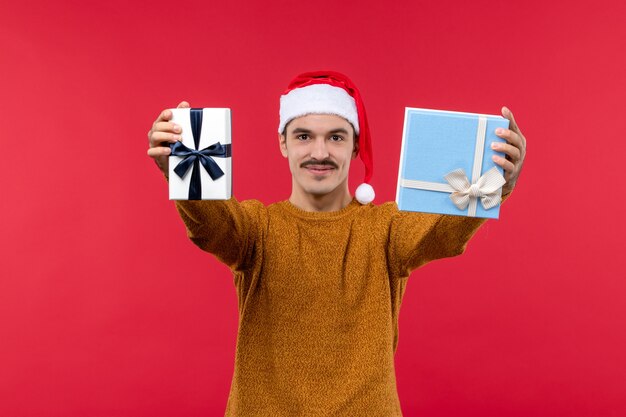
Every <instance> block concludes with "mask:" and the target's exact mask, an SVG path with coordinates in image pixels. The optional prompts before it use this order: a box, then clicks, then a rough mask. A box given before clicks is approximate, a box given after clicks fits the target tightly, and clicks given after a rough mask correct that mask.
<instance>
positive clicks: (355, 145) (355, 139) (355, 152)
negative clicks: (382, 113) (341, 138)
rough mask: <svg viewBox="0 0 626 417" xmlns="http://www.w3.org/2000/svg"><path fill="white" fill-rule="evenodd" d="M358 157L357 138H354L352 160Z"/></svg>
mask: <svg viewBox="0 0 626 417" xmlns="http://www.w3.org/2000/svg"><path fill="white" fill-rule="evenodd" d="M358 155H359V137H358V136H355V137H354V148H353V149H352V159H354V158H356V157H357V156H358Z"/></svg>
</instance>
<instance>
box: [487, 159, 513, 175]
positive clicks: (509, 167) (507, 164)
mask: <svg viewBox="0 0 626 417" xmlns="http://www.w3.org/2000/svg"><path fill="white" fill-rule="evenodd" d="M491 159H492V160H493V162H495V163H496V164H497V165H500V166H501V167H502V169H504V170H505V171H506V172H508V173H513V170H514V169H515V164H514V163H513V162H511V161H509V160H507V159H506V158H503V157H501V156H497V155H494V156H492V157H491Z"/></svg>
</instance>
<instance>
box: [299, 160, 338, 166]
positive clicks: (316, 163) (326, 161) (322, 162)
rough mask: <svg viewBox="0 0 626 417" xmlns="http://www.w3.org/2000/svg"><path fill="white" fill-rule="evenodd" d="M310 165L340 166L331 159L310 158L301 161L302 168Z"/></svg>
mask: <svg viewBox="0 0 626 417" xmlns="http://www.w3.org/2000/svg"><path fill="white" fill-rule="evenodd" d="M310 165H326V166H329V167H332V168H339V166H338V165H337V164H336V163H335V162H333V161H331V160H330V159H323V160H321V161H318V160H317V159H309V160H308V161H305V162H303V163H301V164H300V168H306V167H308V166H310Z"/></svg>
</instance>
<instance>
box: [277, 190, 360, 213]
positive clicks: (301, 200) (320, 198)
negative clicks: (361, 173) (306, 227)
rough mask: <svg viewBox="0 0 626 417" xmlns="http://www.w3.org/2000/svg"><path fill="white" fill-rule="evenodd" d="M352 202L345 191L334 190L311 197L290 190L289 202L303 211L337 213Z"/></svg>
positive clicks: (311, 195) (348, 193)
mask: <svg viewBox="0 0 626 417" xmlns="http://www.w3.org/2000/svg"><path fill="white" fill-rule="evenodd" d="M351 201H352V196H351V195H350V192H349V191H348V190H347V187H346V189H345V190H344V189H336V190H335V191H333V192H332V193H329V194H324V195H313V194H307V193H302V192H300V193H299V192H297V191H296V190H292V192H291V197H289V202H290V203H291V204H293V205H294V206H296V207H298V208H299V209H301V210H304V211H339V210H341V209H343V208H344V207H346V206H347V205H348V204H350V202H351Z"/></svg>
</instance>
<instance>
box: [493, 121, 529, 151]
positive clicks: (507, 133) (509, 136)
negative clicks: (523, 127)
mask: <svg viewBox="0 0 626 417" xmlns="http://www.w3.org/2000/svg"><path fill="white" fill-rule="evenodd" d="M496 135H497V136H499V137H501V138H502V139H504V140H506V141H507V142H508V143H510V144H511V145H513V146H515V147H516V148H518V149H520V150H521V149H522V147H523V146H524V141H523V140H522V136H521V135H519V134H517V132H514V131H512V130H511V129H503V128H501V127H499V128H497V129H496Z"/></svg>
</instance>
